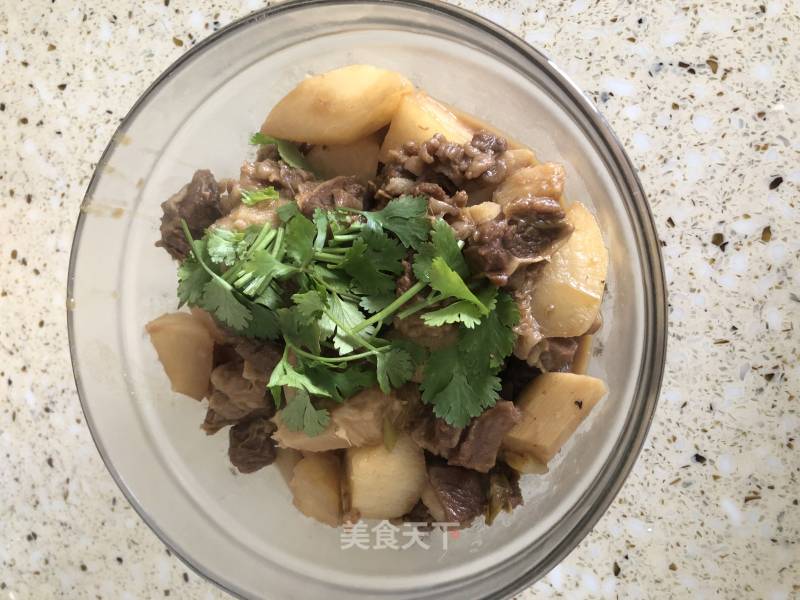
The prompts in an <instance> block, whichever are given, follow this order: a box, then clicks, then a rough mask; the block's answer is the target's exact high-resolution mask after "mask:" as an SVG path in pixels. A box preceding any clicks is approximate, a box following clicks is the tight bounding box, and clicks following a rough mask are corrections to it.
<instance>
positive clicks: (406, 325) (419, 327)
mask: <svg viewBox="0 0 800 600" xmlns="http://www.w3.org/2000/svg"><path fill="white" fill-rule="evenodd" d="M393 325H394V330H395V331H396V332H397V333H398V334H399V335H400V336H401V337H403V338H405V339H407V340H411V341H412V342H414V343H415V344H419V345H420V346H423V347H424V348H428V349H430V350H438V349H439V348H444V347H445V346H450V345H451V344H454V343H455V342H456V340H457V339H458V329H457V327H456V326H455V325H454V324H452V323H446V324H445V325H442V326H440V327H428V326H427V325H426V324H425V321H423V320H422V317H421V316H420V315H419V314H414V315H411V316H409V317H406V318H405V319H395V320H394V321H393Z"/></svg>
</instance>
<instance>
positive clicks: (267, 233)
mask: <svg viewBox="0 0 800 600" xmlns="http://www.w3.org/2000/svg"><path fill="white" fill-rule="evenodd" d="M276 235H277V232H276V231H275V230H274V229H273V228H272V225H270V224H269V223H264V227H262V228H261V231H259V232H258V236H257V237H256V239H255V240H254V241H253V245H252V246H250V249H249V250H248V251H247V255H248V256H252V254H253V253H254V252H256V251H257V250H263V249H264V248H266V247H267V246H269V244H270V242H272V240H273V239H274V238H275V236H276Z"/></svg>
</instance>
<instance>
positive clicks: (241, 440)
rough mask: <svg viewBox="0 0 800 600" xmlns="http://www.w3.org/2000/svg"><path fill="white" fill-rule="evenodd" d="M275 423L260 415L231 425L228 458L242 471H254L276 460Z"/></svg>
mask: <svg viewBox="0 0 800 600" xmlns="http://www.w3.org/2000/svg"><path fill="white" fill-rule="evenodd" d="M275 429H276V427H275V424H274V423H273V422H272V421H270V420H269V419H266V418H262V417H258V418H255V419H249V420H247V421H244V422H242V423H239V424H238V425H234V426H233V427H231V430H230V434H229V438H228V440H229V442H228V443H229V445H228V458H230V460H231V463H232V464H233V466H234V467H236V468H237V469H239V472H240V473H253V472H254V471H258V470H259V469H261V468H262V467H266V466H267V465H270V464H272V462H273V461H274V460H275V455H276V450H275V442H274V441H272V434H273V433H274V432H275Z"/></svg>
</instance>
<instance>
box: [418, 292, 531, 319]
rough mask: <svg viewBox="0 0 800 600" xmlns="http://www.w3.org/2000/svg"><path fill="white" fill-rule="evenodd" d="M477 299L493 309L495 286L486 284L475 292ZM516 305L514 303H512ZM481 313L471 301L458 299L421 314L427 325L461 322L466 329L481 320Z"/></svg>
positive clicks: (495, 294)
mask: <svg viewBox="0 0 800 600" xmlns="http://www.w3.org/2000/svg"><path fill="white" fill-rule="evenodd" d="M475 295H476V296H477V298H478V300H480V301H481V304H483V305H484V306H485V307H486V310H488V311H490V312H491V311H493V310H494V308H495V306H496V304H497V288H496V287H494V286H493V285H487V286H486V287H484V288H483V289H481V290H479V291H478V292H477V293H476V294H475ZM512 304H513V302H512ZM514 306H516V305H514ZM482 318H483V314H482V313H481V311H480V309H479V308H478V307H477V306H476V305H475V304H473V303H471V302H467V301H466V300H458V301H456V302H453V303H452V304H449V305H448V306H445V307H444V308H440V309H439V310H434V311H431V312H429V313H426V314H424V315H422V320H423V321H424V322H425V324H426V325H428V326H429V327H439V326H441V325H444V324H446V323H462V324H463V325H464V327H466V328H467V329H472V328H473V327H475V326H476V325H477V324H478V323H480V322H481V319H482Z"/></svg>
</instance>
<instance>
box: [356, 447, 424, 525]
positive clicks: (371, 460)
mask: <svg viewBox="0 0 800 600" xmlns="http://www.w3.org/2000/svg"><path fill="white" fill-rule="evenodd" d="M345 464H346V472H347V480H348V484H349V490H350V501H351V505H352V509H353V510H354V511H356V512H358V513H359V514H360V515H361V516H362V517H364V518H367V519H394V518H397V517H401V516H403V515H404V514H406V513H407V512H408V511H410V510H411V509H412V508H413V507H414V505H415V504H416V503H417V501H418V500H419V498H420V494H421V493H422V489H423V488H424V487H425V484H426V482H427V475H426V473H425V455H424V454H423V452H422V449H421V448H420V447H419V446H417V445H416V444H415V443H414V441H413V440H412V439H411V438H410V437H409V436H408V435H407V434H402V435H400V436H399V437H398V438H397V442H396V443H395V445H394V448H392V450H391V451H389V450H387V449H386V447H385V446H383V445H382V444H381V445H379V446H370V447H361V448H349V449H348V450H347V453H346V457H345Z"/></svg>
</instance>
